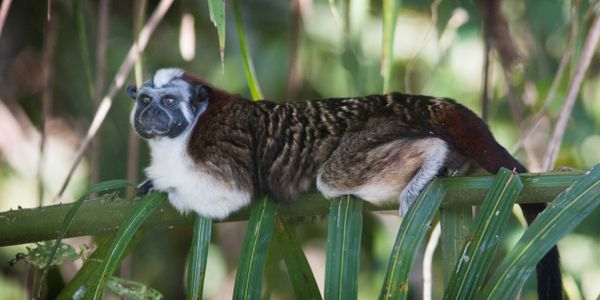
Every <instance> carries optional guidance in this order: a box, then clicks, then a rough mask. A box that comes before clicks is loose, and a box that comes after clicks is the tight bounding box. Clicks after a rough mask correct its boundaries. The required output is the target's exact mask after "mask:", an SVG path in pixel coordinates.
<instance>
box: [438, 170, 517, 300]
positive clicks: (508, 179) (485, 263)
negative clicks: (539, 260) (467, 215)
mask: <svg viewBox="0 0 600 300" xmlns="http://www.w3.org/2000/svg"><path fill="white" fill-rule="evenodd" d="M522 189H523V182H522V181H521V179H520V178H519V177H518V176H517V175H515V174H514V173H513V172H511V171H509V170H507V169H501V170H500V171H499V172H498V174H497V175H496V179H495V180H494V184H493V185H492V187H491V189H490V191H489V192H488V195H487V197H486V199H485V200H484V201H483V205H482V206H481V209H480V210H479V214H478V216H477V218H476V220H475V224H473V228H472V230H471V240H469V242H467V244H466V245H465V247H464V249H463V252H462V257H461V258H460V259H459V261H458V264H457V266H456V270H455V272H454V273H453V276H452V277H451V278H450V283H449V284H448V290H447V291H446V294H445V296H444V299H447V300H450V299H473V298H475V295H476V293H477V292H478V290H479V289H480V288H481V286H482V283H483V280H484V279H485V277H486V275H487V273H488V270H489V267H490V265H491V263H492V258H493V257H494V254H495V253H496V249H497V248H498V245H499V244H500V236H501V235H502V233H503V232H504V229H505V228H506V224H507V223H508V218H509V217H510V215H511V213H512V206H513V204H514V203H515V200H516V199H517V196H518V195H519V193H520V192H521V190H522Z"/></svg>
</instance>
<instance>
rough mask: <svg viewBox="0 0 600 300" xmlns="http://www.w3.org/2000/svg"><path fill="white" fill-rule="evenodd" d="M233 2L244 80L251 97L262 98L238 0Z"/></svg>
mask: <svg viewBox="0 0 600 300" xmlns="http://www.w3.org/2000/svg"><path fill="white" fill-rule="evenodd" d="M231 2H232V3H233V15H234V18H235V30H236V31H237V36H238V41H239V43H240V50H241V52H242V58H243V60H244V73H245V74H246V81H247V82H248V87H249V88H250V93H251V94H252V99H254V100H259V99H263V98H264V96H263V93H262V91H261V89H260V86H259V85H258V79H256V72H254V64H253V63H252V56H251V55H250V49H249V48H248V43H247V42H246V36H245V34H244V25H243V23H242V12H241V11H240V4H239V3H238V0H232V1H231Z"/></svg>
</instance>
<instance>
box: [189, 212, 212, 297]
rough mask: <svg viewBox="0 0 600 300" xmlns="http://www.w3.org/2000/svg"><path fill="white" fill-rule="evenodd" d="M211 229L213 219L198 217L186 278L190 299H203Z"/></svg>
mask: <svg viewBox="0 0 600 300" xmlns="http://www.w3.org/2000/svg"><path fill="white" fill-rule="evenodd" d="M211 228H212V219H211V218H207V217H203V216H201V215H197V216H196V223H195V224H194V238H193V240H192V249H191V250H190V259H189V262H188V266H187V276H186V278H187V298H188V299H202V290H203V288H204V277H205V275H206V259H207V257H208V246H209V245H210V232H211Z"/></svg>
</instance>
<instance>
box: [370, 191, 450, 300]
mask: <svg viewBox="0 0 600 300" xmlns="http://www.w3.org/2000/svg"><path fill="white" fill-rule="evenodd" d="M446 190H447V187H446V185H444V184H442V183H440V182H439V181H438V180H435V181H433V182H431V183H430V184H429V186H428V187H427V188H426V189H425V190H424V191H423V192H421V194H420V195H419V197H418V198H417V200H416V201H415V203H413V205H412V206H411V207H410V209H409V210H408V212H407V214H406V216H405V217H404V219H402V223H400V228H399V229H398V234H397V235H396V241H395V242H394V248H393V249H392V253H391V255H390V260H389V263H388V267H387V271H386V274H385V280H384V284H383V286H382V288H381V293H380V294H379V299H386V300H387V299H406V297H407V295H408V273H409V271H410V268H411V266H412V262H413V261H414V259H415V257H416V255H417V248H418V246H419V245H420V244H421V242H422V241H423V239H424V238H425V234H426V233H427V229H428V226H423V224H431V221H432V219H433V216H434V215H435V212H436V210H437V208H438V207H439V206H440V204H441V202H442V200H443V199H444V195H445V194H446Z"/></svg>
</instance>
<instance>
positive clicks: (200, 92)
mask: <svg viewBox="0 0 600 300" xmlns="http://www.w3.org/2000/svg"><path fill="white" fill-rule="evenodd" d="M211 94H212V89H211V88H210V87H208V86H206V85H200V84H199V85H197V86H196V98H198V100H199V102H204V101H206V100H208V98H210V95H211Z"/></svg>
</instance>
